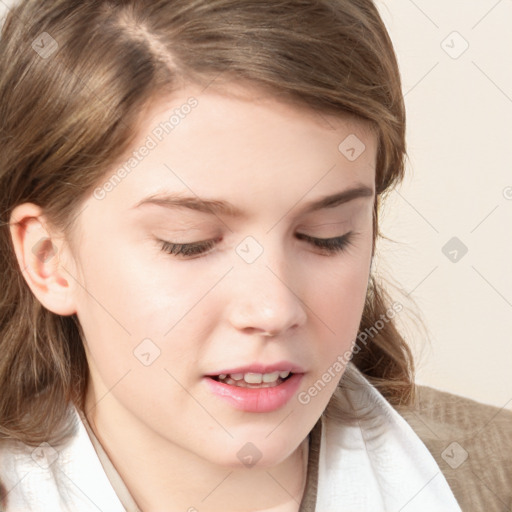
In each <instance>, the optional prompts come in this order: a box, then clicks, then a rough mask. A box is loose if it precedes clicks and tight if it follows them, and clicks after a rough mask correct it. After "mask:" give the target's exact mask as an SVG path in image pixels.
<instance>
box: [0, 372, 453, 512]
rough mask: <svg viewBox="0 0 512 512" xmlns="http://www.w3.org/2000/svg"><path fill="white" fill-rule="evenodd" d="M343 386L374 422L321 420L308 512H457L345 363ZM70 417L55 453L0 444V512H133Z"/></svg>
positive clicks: (407, 432)
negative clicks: (0, 501)
mask: <svg viewBox="0 0 512 512" xmlns="http://www.w3.org/2000/svg"><path fill="white" fill-rule="evenodd" d="M343 383H346V385H345V386H344V387H342V388H339V389H338V391H337V394H338V395H339V396H340V397H341V398H342V400H343V401H345V404H346V406H347V407H348V406H352V407H354V408H355V409H356V410H358V411H361V412H364V411H368V410H370V409H371V410H372V412H373V413H374V415H373V417H372V418H369V419H364V420H360V421H359V422H358V424H356V425H347V424H343V423H342V422H340V421H337V420H335V419H333V418H331V417H329V416H326V415H322V418H321V437H320V453H319V460H318V492H317V497H316V512H338V511H340V512H341V511H343V512H366V511H368V512H394V511H396V512H398V511H400V512H437V511H439V512H452V511H460V510H461V508H460V506H459V505H458V504H457V501H456V499H455V497H454V496H453V493H452V491H451V490H450V487H449V486H448V483H447V482H446V480H445V478H444V476H443V473H442V472H441V469H440V468H439V466H438V465H437V463H436V461H435V460H434V458H433V457H432V455H431V454H430V452H429V451H428V449H427V447H426V446H425V445H424V444H423V442H422V441H421V439H420V438H419V437H418V436H417V435H416V433H415V432H414V431H413V430H412V428H411V427H410V426H409V425H408V423H407V422H406V421H405V420H404V419H403V418H402V417H401V416H400V415H399V414H398V413H397V412H396V411H395V410H394V409H393V407H392V406H391V405H390V404H389V403H388V402H387V401H386V400H385V399H384V398H383V397H382V395H381V394H380V393H379V392H378V391H377V390H376V389H375V387H373V386H372V385H371V384H370V383H369V382H368V380H367V379H366V378H365V377H364V376H363V374H362V373H361V372H359V370H358V369H357V368H356V367H355V366H354V364H353V363H351V362H350V363H349V364H348V365H347V368H346V370H345V374H344V376H343ZM74 413H75V426H76V428H75V431H74V435H72V436H71V437H70V438H69V439H68V441H67V442H66V443H65V444H63V445H62V446H59V447H58V448H56V449H55V448H53V447H51V446H50V445H48V444H47V443H43V444H42V445H40V447H39V448H35V449H34V448H33V447H29V446H27V445H24V444H22V443H19V442H14V441H2V442H0V481H1V482H2V483H3V485H4V487H5V488H6V490H7V492H8V494H7V508H5V509H4V510H2V512H60V511H63V512H68V511H69V512H98V511H102V512H126V511H128V512H138V510H139V509H138V508H137V506H136V504H135V501H134V500H133V498H132V497H131V496H130V493H129V491H128V489H127V488H126V486H125V485H124V483H123V481H122V479H121V477H120V476H119V474H118V473H117V471H116V470H115V468H114V466H113V464H112V463H111V461H110V460H109V459H108V457H107V456H106V453H105V451H104V450H103V449H102V447H101V445H100V444H99V441H98V440H97V439H96V437H95V436H94V434H93V432H92V430H91V429H90V427H89V426H88V424H87V420H86V419H85V417H84V416H82V414H81V413H80V412H79V411H78V410H77V409H74ZM95 446H96V449H95ZM107 474H108V476H107Z"/></svg>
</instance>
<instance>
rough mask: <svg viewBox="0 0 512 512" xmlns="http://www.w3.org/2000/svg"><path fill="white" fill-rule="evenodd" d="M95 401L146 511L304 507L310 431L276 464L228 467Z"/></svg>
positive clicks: (97, 421)
mask: <svg viewBox="0 0 512 512" xmlns="http://www.w3.org/2000/svg"><path fill="white" fill-rule="evenodd" d="M94 403H96V401H94V400H93V399H92V398H89V397H88V399H87V400H86V417H87V420H88V422H89V424H90V426H91V428H92V430H93V432H94V434H95V435H96V437H97V438H98V440H99V442H100V443H101V445H102V447H103V449H104V450H105V452H106V453H107V455H108V457H109V458H110V460H111V461H112V463H113V465H114V466H115V468H116V470H117V471H118V473H119V475H120V476H121V478H122V479H123V481H124V483H125V485H126V487H127V488H128V490H129V491H130V494H131V495H132V497H133V499H134V500H135V502H136V503H137V505H138V507H139V508H140V509H141V510H143V511H144V512H153V511H160V510H183V511H189V512H198V511H200V512H216V511H221V510H222V511H225V510H230V511H231V512H251V511H258V512H297V511H298V510H299V508H300V503H301V500H302V496H303V494H304V489H305V483H306V474H307V461H308V448H309V438H308V437H307V438H306V439H305V440H304V441H303V442H302V443H301V444H300V445H299V446H298V448H297V449H296V450H295V451H294V452H293V453H292V454H291V455H290V456H288V457H287V458H286V459H285V460H283V461H281V462H280V463H279V464H277V465H276V466H273V467H264V468H259V467H258V466H257V465H256V466H253V467H250V468H246V467H242V468H240V467H239V466H236V467H223V466H219V465H217V464H214V463H212V462H211V461H208V460H205V459H204V458H201V457H199V456H198V455H196V454H195V453H192V452H190V451H188V450H185V449H183V448H182V447H180V446H178V445H176V444H173V443H171V442H169V440H168V439H164V438H162V437H161V436H159V435H157V434H155V433H154V432H152V431H148V429H147V427H145V425H143V424H142V423H140V422H139V421H137V420H135V419H134V418H133V416H131V415H130V414H129V413H128V412H127V411H125V410H123V409H120V408H119V407H116V405H117V404H115V403H112V402H111V401H110V400H109V399H108V398H107V397H105V399H104V400H102V401H101V403H100V404H97V405H96V406H92V407H89V406H88V404H94ZM87 411H89V412H87ZM114 411H115V412H114ZM119 425H123V428H121V429H120V428H119ZM134 440H137V441H136V442H134Z"/></svg>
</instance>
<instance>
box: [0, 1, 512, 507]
mask: <svg viewBox="0 0 512 512" xmlns="http://www.w3.org/2000/svg"><path fill="white" fill-rule="evenodd" d="M0 123H1V124H0V145H1V154H2V161H1V164H0V190H1V194H0V201H1V204H0V211H1V214H2V219H1V222H2V224H1V232H0V242H1V244H2V245H1V247H2V255H3V258H2V266H1V271H2V277H1V279H2V294H1V299H0V350H1V358H0V386H1V390H2V392H1V394H0V483H1V497H2V500H1V502H2V510H5V511H7V512H15V511H16V512H21V511H23V512H28V511H44V512H48V511H52V512H53V511H60V510H65V511H68V510H69V511H73V512H82V511H93V510H94V511H97V510H102V511H105V512H117V511H123V510H127V511H136V510H142V511H144V512H153V511H199V512H206V511H220V510H223V511H226V510H229V511H232V512H239V511H240V512H241V511H245V512H249V511H273V512H285V511H286V512H291V511H299V510H300V511H314V510H316V511H317V512H333V511H338V510H340V511H341V510H343V511H358V512H361V511H372V512H374V511H390V510H402V511H430V512H432V511H441V510H442V511H455V510H461V507H464V508H465V509H466V510H469V509H471V510H483V509H484V508H482V507H486V508H485V510H505V508H506V505H507V504H510V503H509V502H507V500H510V499H511V498H510V496H511V494H510V488H508V487H507V479H508V478H509V477H510V465H508V466H507V461H508V463H510V458H507V455H504V454H505V453H506V448H507V447H510V444H511V443H510V435H508V434H507V433H505V432H504V431H505V428H504V425H506V424H507V422H508V421H510V416H507V415H506V414H503V413H502V414H497V412H498V411H497V410H496V409H495V408H493V407H488V406H484V405H482V404H478V403H476V402H472V401H470V400H466V399H462V398H460V397H455V396H454V395H449V394H446V393H441V392H439V391H436V390H433V389H430V388H425V387H421V386H415V384H414V365H413V360H412V357H411V352H410V350H409V348H408V346H407V343H406V341H405V340H404V339H403V338H402V337H401V335H400V333H399V332H398V330H397V328H396V327H395V324H394V318H395V316H396V315H398V314H401V312H402V311H403V310H404V308H403V305H402V304H401V303H400V302H398V301H396V302H392V301H391V300H390V298H389V296H388V295H387V294H385V293H384V291H383V289H382V285H381V284H379V282H378V280H377V279H376V278H375V277H374V275H373V274H372V269H371V266H372V260H373V257H374V254H375V245H376V242H377V239H378V237H379V235H380V233H379V231H378V212H379V210H380V207H381V200H382V198H383V197H384V195H385V193H386V192H388V191H389V190H391V188H392V187H393V186H394V185H395V184H396V183H398V182H399V181H400V180H401V179H402V177H403V173H404V159H405V154H406V153H405V140H404V136H405V112H404V104H403V98H402V93H401V84H400V76H399V70H398V67H397V62H396V58H395V55H394V51H393V47H392V44H391V42H390V39H389V36H388V34H387V32H386V29H385V27H384V24H383V22H382V20H381V19H380V17H379V14H378V11H377V9H376V8H375V6H374V4H373V3H372V1H371V0H355V1H348V0H272V1H268V2H266V1H262V2H254V1H248V0H247V1H246V0H187V1H180V0H156V1H153V2H143V1H141V0H95V1H89V0H85V1H81V2H73V1H70V0H45V1H44V2H43V1H39V0H25V1H23V2H21V3H20V4H19V6H18V7H16V8H14V9H12V10H11V12H10V14H9V16H8V18H7V20H6V22H5V25H4V27H3V31H2V37H1V47H0ZM464 414H466V415H467V414H469V416H464V417H463V415H464ZM484 420H485V421H486V424H485V429H486V432H485V435H480V434H478V433H477V434H475V431H476V428H477V427H480V426H481V425H483V422H484ZM487 420H488V421H487ZM507 435H508V437H507ZM472 436H473V437H472ZM496 441H499V442H500V450H497V449H496V447H495V445H494V443H495V442H496ZM507 443H508V444H507ZM490 453H491V454H492V456H493V457H494V460H493V462H491V461H490V460H488V459H486V457H488V456H489V454H490ZM468 454H469V458H468ZM466 459H467V460H466ZM494 476H497V477H498V480H492V478H493V477H494ZM482 481H485V482H489V483H485V485H483V484H482ZM484 487H485V488H484ZM489 489H490V490H491V492H489ZM471 507H473V508H471ZM479 507H480V508H479ZM500 507H501V508H500Z"/></svg>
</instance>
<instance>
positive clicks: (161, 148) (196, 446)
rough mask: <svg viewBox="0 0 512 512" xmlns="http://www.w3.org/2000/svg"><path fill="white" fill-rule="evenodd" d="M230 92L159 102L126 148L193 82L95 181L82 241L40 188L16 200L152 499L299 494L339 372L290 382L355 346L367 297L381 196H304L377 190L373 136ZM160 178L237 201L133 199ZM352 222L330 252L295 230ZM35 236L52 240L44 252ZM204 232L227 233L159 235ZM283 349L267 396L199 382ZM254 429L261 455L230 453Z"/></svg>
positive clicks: (244, 500) (35, 279)
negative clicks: (327, 200) (279, 373)
mask: <svg viewBox="0 0 512 512" xmlns="http://www.w3.org/2000/svg"><path fill="white" fill-rule="evenodd" d="M233 87H234V86H233ZM232 91H233V92H234V91H236V93H237V94H236V95H235V94H225V93H222V91H220V90H216V89H215V88H214V87H213V86H210V87H209V88H207V89H206V90H205V91H203V92H201V90H200V89H198V88H194V87H192V86H189V87H186V88H184V89H183V90H181V91H179V92H176V93H175V94H174V95H173V97H172V98H161V99H159V100H158V101H156V102H155V104H154V105H153V107H152V108H151V109H150V110H149V111H148V112H147V113H146V114H145V120H144V122H143V123H141V126H140V127H139V130H140V136H139V137H138V139H137V142H136V143H135V144H134V147H133V150H135V149H137V148H140V147H141V146H142V145H143V144H144V141H145V140H147V137H148V135H150V134H151V130H152V129H153V128H154V127H155V126H157V125H158V124H159V123H160V122H162V121H165V120H168V119H169V117H170V116H171V114H172V110H173V109H174V108H176V107H177V106H179V105H182V104H184V103H185V102H186V101H187V98H189V97H191V96H194V97H195V98H197V100H198V105H197V107H196V108H195V109H193V110H192V111H191V112H190V113H189V114H188V115H187V116H186V117H185V118H184V119H182V120H181V122H180V124H179V125H178V126H176V127H175V128H174V130H173V131H172V132H171V133H169V134H167V135H166V136H165V137H164V138H163V139H162V140H161V141H159V142H158V144H157V146H156V147H155V148H153V149H152V150H151V151H150V152H149V154H147V156H145V157H144V159H142V161H140V162H139V163H138V165H137V166H136V168H134V169H133V170H132V171H131V172H130V173H129V174H127V175H126V176H125V177H124V179H123V180H122V181H121V182H120V183H118V184H117V185H116V186H115V188H113V190H111V191H109V192H108V193H107V194H105V196H104V197H103V198H101V199H98V198H97V197H94V196H93V195H91V196H90V197H89V198H87V200H86V201H85V203H84V207H85V208H84V209H83V211H82V212H81V213H80V215H79V216H78V218H77V221H76V222H77V224H76V229H77V231H76V243H75V244H74V246H73V247H71V246H68V245H67V244H66V243H64V241H63V239H62V237H61V236H59V233H58V232H56V231H55V230H52V228H51V227H50V226H49V225H48V223H47V222H46V219H45V217H44V215H43V213H42V211H41V210H40V209H39V207H37V206H36V205H34V204H31V203H25V204H23V205H19V206H18V207H17V208H16V209H15V210H14V211H13V214H12V219H11V220H12V228H11V232H12V238H13V242H14V245H15V250H16V255H17V257H18V260H19V264H20V266H21V268H23V269H25V270H24V272H23V275H24V277H25V279H26V280H27V283H28V284H29V286H30V288H31V289H32V291H33V293H34V294H35V295H36V297H37V298H38V299H39V300H40V302H41V303H42V304H43V305H44V306H45V307H46V308H47V309H49V310H51V311H53V312H55V313H57V314H60V315H70V314H73V313H76V314H77V316H78V319H79V321H80V323H81V325H82V327H83V330H84V335H85V338H86V339H85V340H84V345H85V348H86V353H87V360H88V364H89V368H90V380H89V385H88V390H87V396H86V411H85V412H86V415H87V418H88V420H89V422H90V424H91V426H92V428H93V430H94V432H95V434H96V435H97V436H98V438H99V440H100V442H101V444H102V445H103V447H104V448H105V450H106V452H107V453H108V455H109V457H110V458H111V460H112V462H113V463H114V465H115V467H116V468H117V470H118V471H119V473H120V475H121V477H122V478H123V480H124V482H125V483H126V485H127V487H128V489H129V490H130V492H131V494H132V496H133V497H134V499H135V500H136V502H137V504H138V506H139V507H140V508H141V509H142V510H144V512H152V511H158V510H184V511H186V510H194V509H197V510H198V511H200V512H207V511H220V510H230V511H232V512H242V511H245V512H248V511H256V510H257V511H273V512H278V511H279V512H285V511H286V512H291V511H297V510H298V509H299V504H300V501H301V498H302V495H303V492H304V484H305V469H306V463H307V441H308V437H307V436H308V433H309V432H310V431H311V429H312V428H313V426H314V425H315V423H316V421H317V420H318V418H319V417H320V415H321V413H322V411H323V410H324V409H325V407H326V405H327V403H328V401H329V399H330V397H331V395H332V393H333V392H334V389H335V387H336V385H337V384H338V382H339V379H340V378H341V376H342V374H343V371H340V372H338V374H337V375H336V378H334V379H331V380H330V382H328V383H327V384H326V386H325V388H324V389H323V390H322V391H321V392H319V393H318V394H317V395H316V396H315V397H313V398H311V400H310V401H309V403H307V404H303V403H301V402H299V400H298V399H297V396H298V395H299V393H301V392H305V391H307V390H308V388H310V387H311V386H312V385H313V384H314V383H315V382H316V381H318V379H319V378H321V376H322V374H323V373H324V372H325V371H326V370H327V369H328V368H329V367H332V365H333V363H334V361H336V360H337V358H338V356H340V354H343V353H344V352H346V351H347V350H349V349H351V347H352V345H353V342H354V340H355V338H356V335H357V329H358V326H359V322H360V319H361V315H362V311H363V306H364V299H365V295H366V290H367V284H368V277H369V269H370V263H371V251H372V209H373V202H374V199H375V197H374V195H370V196H367V197H357V198H355V199H352V200H350V201H348V202H345V203H343V204H340V205H338V206H336V207H332V208H323V209H321V210H318V211H313V212H309V213H308V212H304V211H303V208H304V205H305V204H306V203H309V202H310V201H314V200H316V199H319V198H321V197H324V196H327V195H332V194H335V193H337V192H341V191H344V190H346V189H348V188H353V187H355V186H356V185H365V186H367V187H369V188H371V189H372V190H373V186H374V181H375V159H376V151H377V146H376V144H377V142H376V137H375V135H374V134H372V133H370V132H369V131H367V130H366V129H365V127H364V126H363V125H361V124H358V123H356V122H348V121H347V120H344V119H341V118H339V117H337V118H334V117H331V116H325V115H323V116H320V115H319V114H318V113H315V112H314V111H306V110H304V109H299V108H298V107H294V106H291V105H290V104H285V103H282V102H278V101H276V100H275V99H272V98H271V97H269V96H268V95H262V94H261V93H260V94H255V91H254V90H251V89H249V88H245V89H244V88H239V89H235V88H233V89H232ZM351 134H354V135H356V136H357V137H358V138H359V139H360V140H361V141H363V142H364V144H365V145H366V149H365V150H364V151H363V152H362V153H361V154H360V156H358V158H357V159H355V160H353V161H350V160H349V159H347V158H346V156H345V155H344V154H342V152H341V151H340V150H339V149H338V146H339V144H340V143H341V142H342V141H343V140H344V139H346V137H347V136H349V135H351ZM125 160H126V159H125ZM116 169H117V167H116V168H114V169H112V171H111V172H109V173H107V174H106V177H105V180H104V181H102V183H100V185H99V186H101V185H102V184H103V183H105V181H107V180H108V179H109V178H110V177H111V176H112V174H113V171H115V170H116ZM157 192H166V193H180V194H183V195H193V196H199V197H201V198H208V199H211V198H216V199H222V200H224V201H228V202H230V203H232V204H233V205H234V206H236V207H237V208H239V209H240V210H242V211H243V212H244V215H243V216H242V217H231V216H229V215H227V214H225V213H217V214H216V215H213V214H208V213H205V212H199V211H193V210H191V209H187V208H184V207H182V208H167V207H163V206H159V205H156V204H144V205H142V206H139V207H138V208H134V205H135V204H136V203H138V202H139V201H141V200H142V199H143V198H145V197H147V196H149V195H152V194H155V193H157ZM350 231H353V232H354V235H353V239H352V242H351V243H350V244H349V245H348V246H346V247H345V249H344V250H342V251H340V252H333V253H330V254H329V253H327V252H325V251H322V249H319V248H317V247H315V246H314V245H313V244H312V243H311V242H310V241H308V240H305V239H300V238H298V236H297V235H298V234H305V235H308V236H311V237H315V238H324V239H325V238H332V237H339V236H341V235H344V234H346V233H348V232H350ZM248 236H250V237H253V239H255V240H256V241H257V244H258V246H259V247H261V248H262V250H263V252H262V253H261V255H260V256H259V257H258V258H257V259H255V260H254V261H253V262H251V263H248V262H247V261H246V260H244V259H243V258H242V257H241V256H240V254H243V252H240V249H239V252H237V251H236V249H237V246H239V245H240V244H241V242H243V241H244V239H245V238H246V237H248ZM43 237H49V238H51V239H52V242H53V244H54V246H55V248H56V250H57V257H52V258H46V259H45V258H42V257H37V255H36V254H34V252H33V251H32V248H33V247H34V246H36V244H37V242H38V241H39V240H41V238H43ZM212 239H215V240H217V239H218V240H220V241H218V242H217V244H216V245H214V246H213V248H211V249H208V250H207V253H205V254H202V255H198V256H193V257H184V256H180V255H173V254H168V253H166V252H164V251H163V250H162V249H161V246H160V245H159V243H160V242H159V240H163V241H172V242H175V243H195V242H200V241H205V240H212ZM251 243H252V244H254V242H251ZM241 247H243V248H245V250H247V249H248V248H250V249H249V250H250V251H255V250H256V249H255V247H257V246H256V245H244V244H242V245H241ZM41 250H42V249H41ZM266 331H270V332H272V333H273V334H274V336H273V337H265V336H263V335H262V334H263V333H264V332H266ZM148 338H149V339H150V340H151V342H150V344H149V345H147V344H146V345H144V347H145V348H144V350H143V352H145V353H146V356H144V357H146V358H147V357H151V358H152V357H154V356H155V355H157V354H158V357H156V359H154V361H153V362H151V364H148V365H145V364H143V363H142V362H141V360H139V358H137V357H136V356H135V355H134V350H135V349H136V347H138V346H139V344H140V343H141V342H142V340H144V339H148ZM146 343H148V342H146ZM155 347H158V348H155ZM158 350H159V352H157V351H158ZM147 353H149V354H150V356H147ZM283 360H286V361H290V362H292V363H294V364H296V365H298V366H301V367H302V369H303V377H302V380H301V381H300V386H299V388H298V389H297V391H296V392H295V394H294V396H293V397H292V398H291V399H290V400H289V401H288V402H286V403H285V404H284V405H283V406H281V407H279V408H278V409H276V410H273V411H269V412H247V411H244V410H240V409H237V408H235V407H233V406H232V405H231V404H230V403H228V402H227V401H225V400H222V399H221V398H219V397H218V396H217V395H215V394H213V393H212V391H211V390H210V388H209V386H208V385H206V382H205V380H206V378H205V375H206V374H209V373H214V372H216V371H218V372H220V370H222V369H225V368H234V367H237V366H242V365H247V364H251V363H262V364H268V363H274V362H277V361H283ZM247 443H252V445H254V446H255V447H256V448H257V450H258V452H259V454H260V459H259V460H258V461H257V463H256V464H255V465H253V466H252V467H246V465H244V463H243V462H242V461H241V460H240V458H239V456H238V455H237V453H238V452H239V451H240V449H241V448H242V447H244V446H245V445H246V444H247Z"/></svg>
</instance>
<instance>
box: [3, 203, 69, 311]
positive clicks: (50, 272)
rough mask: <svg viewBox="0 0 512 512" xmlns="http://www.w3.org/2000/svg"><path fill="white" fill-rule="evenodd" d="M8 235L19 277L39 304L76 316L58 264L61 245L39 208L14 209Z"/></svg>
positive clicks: (26, 204)
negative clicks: (22, 278)
mask: <svg viewBox="0 0 512 512" xmlns="http://www.w3.org/2000/svg"><path fill="white" fill-rule="evenodd" d="M10 232H11V239H12V242H13V246H14V251H15V254H16V259H17V261H18V265H19V267H20V270H21V272H22V275H23V277H24V279H25V281H26V282H27V284H28V286H29V287H30V289H31V291H32V293H33V294H34V295H35V296H36V298H37V299H38V300H39V302H41V304H42V305H43V306H44V307H45V308H46V309H48V310H50V311H52V312H54V313H56V314H58V315H63V316H66V315H72V314H73V313H76V307H75V301H74V297H73V293H72V292H73V290H72V288H71V287H70V284H69V279H68V278H67V277H66V274H67V272H66V269H65V268H64V267H63V266H62V264H61V262H62V259H63V258H62V257H63V251H64V250H65V248H64V244H63V243H62V241H61V240H58V239H57V234H56V233H53V232H51V230H50V229H49V228H48V225H47V223H46V219H45V217H44V215H43V213H42V210H41V208H40V207H39V206H37V205H35V204H32V203H24V204H21V205H18V206H17V207H16V208H14V210H13V212H12V214H11V218H10Z"/></svg>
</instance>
